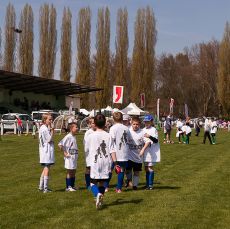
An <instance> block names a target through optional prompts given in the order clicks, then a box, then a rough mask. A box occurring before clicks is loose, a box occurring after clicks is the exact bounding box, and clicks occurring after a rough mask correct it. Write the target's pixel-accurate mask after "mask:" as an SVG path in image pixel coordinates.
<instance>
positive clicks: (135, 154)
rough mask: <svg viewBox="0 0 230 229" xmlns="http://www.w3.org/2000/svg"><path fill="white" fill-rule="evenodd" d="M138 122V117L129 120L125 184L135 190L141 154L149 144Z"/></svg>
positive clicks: (140, 165) (141, 160)
mask: <svg viewBox="0 0 230 229" xmlns="http://www.w3.org/2000/svg"><path fill="white" fill-rule="evenodd" d="M140 123H141V122H140V119H139V117H133V118H132V121H131V128H130V129H129V133H128V145H129V152H128V159H129V160H128V166H127V171H126V176H127V186H133V190H137V186H138V184H139V173H140V171H141V170H142V168H141V167H142V162H143V158H142V157H141V155H143V153H144V151H145V149H146V148H147V147H148V146H149V144H150V141H149V140H148V139H146V138H145V137H144V132H143V130H142V129H140ZM132 171H133V174H132ZM132 175H133V176H132ZM132 180H133V182H132Z"/></svg>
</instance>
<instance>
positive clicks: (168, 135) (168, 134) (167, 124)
mask: <svg viewBox="0 0 230 229" xmlns="http://www.w3.org/2000/svg"><path fill="white" fill-rule="evenodd" d="M165 130H166V142H167V143H174V142H173V141H171V130H172V117H171V113H170V114H169V115H168V116H167V117H166V119H165Z"/></svg>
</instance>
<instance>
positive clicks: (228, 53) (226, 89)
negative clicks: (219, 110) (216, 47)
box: [218, 22, 230, 117]
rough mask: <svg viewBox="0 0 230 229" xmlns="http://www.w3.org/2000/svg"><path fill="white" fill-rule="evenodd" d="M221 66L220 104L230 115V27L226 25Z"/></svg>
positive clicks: (219, 73) (219, 79)
mask: <svg viewBox="0 0 230 229" xmlns="http://www.w3.org/2000/svg"><path fill="white" fill-rule="evenodd" d="M219 57H220V66H219V69H218V95H219V99H220V102H221V104H222V106H223V108H224V111H225V112H226V113H227V115H228V117H229V115H230V25H229V22H227V23H226V26H225V31H224V35H223V38H222V41H221V43H220V52H219Z"/></svg>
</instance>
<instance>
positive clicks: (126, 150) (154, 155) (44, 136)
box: [39, 111, 160, 209]
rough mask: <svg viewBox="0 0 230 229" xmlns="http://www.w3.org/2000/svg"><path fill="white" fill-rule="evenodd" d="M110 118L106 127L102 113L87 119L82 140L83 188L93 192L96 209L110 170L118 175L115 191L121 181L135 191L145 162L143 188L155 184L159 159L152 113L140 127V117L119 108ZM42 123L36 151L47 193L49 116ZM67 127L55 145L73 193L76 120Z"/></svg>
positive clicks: (51, 156)
mask: <svg viewBox="0 0 230 229" xmlns="http://www.w3.org/2000/svg"><path fill="white" fill-rule="evenodd" d="M113 120H114V124H113V126H111V127H110V128H105V126H106V118H105V116H104V115H103V114H97V115H96V116H95V117H92V118H89V121H88V124H89V126H90V128H89V130H88V131H87V132H86V133H85V136H84V140H83V145H84V151H85V166H86V170H85V183H86V188H87V189H88V190H91V191H92V193H93V196H94V198H95V201H96V208H97V209H100V208H101V207H102V204H103V197H104V194H105V192H106V191H108V188H109V183H110V180H111V177H112V172H113V170H114V171H115V172H116V174H117V185H116V189H115V191H116V193H121V192H122V188H123V186H124V184H125V186H126V187H127V188H128V187H131V188H132V189H133V190H137V189H138V185H139V175H140V171H142V164H143V163H144V168H145V174H146V189H147V190H151V189H153V185H154V165H155V164H156V163H157V162H160V146H159V141H158V132H157V130H156V128H155V127H154V126H153V116H152V115H146V116H145V117H144V120H143V121H144V123H145V127H144V128H143V129H141V128H140V124H141V120H140V119H139V117H133V118H132V119H131V120H130V117H128V116H127V115H123V114H122V113H121V112H119V111H118V112H114V113H113ZM42 122H43V124H42V126H41V127H40V129H39V154H40V164H41V165H42V167H43V169H42V173H41V176H40V183H39V190H40V191H43V192H44V193H47V192H51V190H50V189H49V185H48V184H49V175H50V167H51V166H52V165H53V164H54V163H55V159H54V142H53V134H54V128H53V126H52V116H51V115H50V114H44V115H43V118H42ZM68 128H69V133H68V134H67V135H66V136H65V137H64V138H63V139H62V140H61V141H60V142H59V143H58V146H59V148H60V149H61V150H62V151H63V155H64V167H65V169H66V181H65V183H66V191H68V192H73V191H76V186H75V174H76V168H77V160H78V146H77V142H76V136H75V135H76V133H77V124H76V121H75V120H71V121H70V122H69V124H68ZM125 177H126V181H125V182H124V180H125V179H124V178H125Z"/></svg>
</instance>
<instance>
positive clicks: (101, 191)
mask: <svg viewBox="0 0 230 229" xmlns="http://www.w3.org/2000/svg"><path fill="white" fill-rule="evenodd" d="M98 190H99V193H101V194H103V195H104V193H105V187H104V186H100V187H98Z"/></svg>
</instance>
